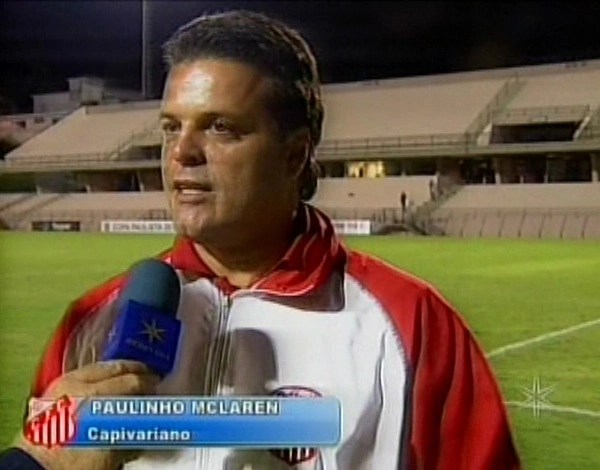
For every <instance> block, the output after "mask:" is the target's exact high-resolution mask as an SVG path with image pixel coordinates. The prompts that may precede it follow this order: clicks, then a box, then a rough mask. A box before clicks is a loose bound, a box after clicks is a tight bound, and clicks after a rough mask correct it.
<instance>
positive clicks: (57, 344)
mask: <svg viewBox="0 0 600 470" xmlns="http://www.w3.org/2000/svg"><path fill="white" fill-rule="evenodd" d="M123 278H124V277H123V275H119V276H117V277H115V278H113V279H111V280H109V281H108V282H106V283H104V284H102V285H101V286H99V287H96V288H94V289H92V290H90V291H89V292H87V293H86V294H84V295H83V296H82V297H80V298H79V299H77V300H76V301H75V302H73V303H72V304H71V305H70V306H69V308H68V309H67V311H66V313H65V314H64V315H63V317H62V319H61V320H60V322H59V324H58V326H57V327H56V328H55V330H54V332H53V334H52V336H51V337H50V339H49V341H48V343H47V344H46V348H45V350H44V352H43V353H42V357H41V358H40V361H39V364H38V367H37V371H36V374H35V376H34V379H33V382H32V385H31V396H32V397H40V396H41V395H43V393H44V392H45V390H46V389H47V388H48V386H49V385H50V384H51V383H52V382H53V381H54V380H55V379H56V378H57V377H59V376H60V375H62V374H63V373H64V372H66V371H65V370H64V363H65V356H66V353H67V351H68V347H69V344H70V342H71V341H72V340H73V335H74V333H75V332H76V331H77V329H78V328H80V327H81V326H82V325H83V324H84V322H85V320H86V319H87V318H89V317H90V316H91V315H94V314H95V313H96V312H97V311H98V309H99V308H100V307H101V306H102V305H103V304H104V302H106V301H107V300H108V298H109V296H110V295H111V293H113V292H115V291H116V289H118V288H119V286H120V285H121V284H122V282H123Z"/></svg>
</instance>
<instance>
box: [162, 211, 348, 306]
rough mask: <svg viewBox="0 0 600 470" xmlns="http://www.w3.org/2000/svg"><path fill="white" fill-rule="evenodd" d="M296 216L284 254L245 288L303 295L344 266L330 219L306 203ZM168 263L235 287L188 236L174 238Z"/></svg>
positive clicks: (190, 272)
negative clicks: (293, 233) (296, 230)
mask: <svg viewBox="0 0 600 470" xmlns="http://www.w3.org/2000/svg"><path fill="white" fill-rule="evenodd" d="M297 217H298V218H297V220H296V222H297V225H298V228H299V234H298V235H297V237H296V238H295V240H294V242H293V243H292V245H291V246H290V248H289V249H288V251H287V252H286V254H285V255H284V256H283V258H282V259H281V260H280V261H279V262H278V263H277V265H276V266H275V267H274V268H273V269H272V270H271V271H270V272H269V273H268V274H266V275H265V276H264V277H263V278H262V279H260V280H258V282H256V283H255V284H254V286H252V287H251V288H249V289H248V290H250V291H253V292H260V293H265V294H270V295H278V296H299V295H304V294H308V293H310V292H314V291H316V290H318V289H319V288H320V287H322V286H323V285H324V284H325V283H326V282H327V280H328V279H329V277H330V275H331V274H332V272H333V271H335V270H338V269H343V266H344V264H345V262H346V250H345V249H344V247H343V245H342V244H341V242H340V241H339V239H338V238H337V236H336V234H335V231H334V229H333V225H332V224H331V221H330V220H329V218H328V217H327V216H326V215H325V214H323V213H322V212H320V211H319V210H318V209H316V208H314V207H312V206H310V205H308V204H302V205H301V206H300V208H299V210H298V216H297ZM171 264H172V265H173V267H175V268H176V269H179V270H181V271H182V272H184V273H185V275H186V276H188V277H192V278H209V279H213V280H215V281H216V282H217V283H218V284H219V287H221V288H223V289H224V290H226V291H229V292H232V291H234V290H236V289H235V288H233V287H231V286H230V285H229V286H228V283H227V282H226V281H225V280H222V279H218V278H217V276H216V275H215V273H213V272H212V271H211V269H210V268H209V267H208V266H206V264H205V263H204V262H203V261H202V259H201V258H200V257H199V256H198V253H197V252H196V250H195V248H194V244H193V241H192V240H190V239H189V238H185V237H178V238H177V239H176V240H175V243H174V245H173V249H172V250H171Z"/></svg>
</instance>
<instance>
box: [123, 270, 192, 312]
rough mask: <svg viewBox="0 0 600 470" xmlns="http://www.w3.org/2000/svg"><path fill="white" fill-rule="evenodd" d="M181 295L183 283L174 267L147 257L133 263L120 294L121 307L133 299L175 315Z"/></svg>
mask: <svg viewBox="0 0 600 470" xmlns="http://www.w3.org/2000/svg"><path fill="white" fill-rule="evenodd" d="M180 297H181V284H180V281H179V277H178V276H177V273H176V272H175V269H173V267H172V266H171V265H169V264H167V263H165V262H163V261H160V260H158V259H145V260H142V261H140V262H138V263H136V264H134V265H133V267H132V268H131V270H130V272H129V276H128V278H127V280H126V281H125V284H124V286H123V288H122V290H121V293H120V294H119V299H118V302H117V305H118V307H119V309H120V308H121V307H122V306H123V305H126V304H127V302H129V301H130V300H133V301H135V302H138V303H140V304H143V305H147V306H149V307H152V308H155V309H156V310H159V311H160V312H162V313H164V314H166V315H171V316H173V317H175V316H176V315H177V309H178V307H179V298H180Z"/></svg>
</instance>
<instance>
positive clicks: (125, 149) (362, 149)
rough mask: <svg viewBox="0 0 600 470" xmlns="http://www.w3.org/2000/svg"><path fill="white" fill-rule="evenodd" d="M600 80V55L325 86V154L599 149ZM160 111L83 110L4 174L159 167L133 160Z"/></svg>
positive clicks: (15, 154) (14, 158) (152, 138)
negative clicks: (536, 127)
mask: <svg viewBox="0 0 600 470" xmlns="http://www.w3.org/2000/svg"><path fill="white" fill-rule="evenodd" d="M598 83H600V60H594V61H587V62H573V63H563V64H552V65H543V66H532V67H519V68H507V69H496V70H485V71H476V72H464V73H453V74H445V75H434V76H427V77H414V78H402V79H388V80H375V81H368V82H357V83H347V84H332V85H326V86H324V92H323V99H324V104H325V110H326V117H325V125H324V140H323V143H322V144H321V145H320V147H319V149H318V158H320V159H322V160H334V159H337V160H339V159H340V158H341V156H344V157H345V158H348V159H358V158H363V159H364V158H376V157H381V156H383V155H385V156H388V157H389V158H393V157H397V156H410V157H417V156H425V155H428V156H463V155H467V156H468V155H473V154H486V153H487V154H490V153H493V154H503V153H505V152H506V153H510V152H513V151H523V150H525V151H527V150H528V149H532V148H533V147H536V146H537V147H536V149H538V150H542V151H545V150H547V151H561V150H562V151H564V149H565V148H566V147H569V146H570V147H572V148H573V149H576V150H590V151H591V150H595V149H598V148H599V147H600V145H599V142H598V140H597V136H598V131H597V129H598V127H599V126H600V87H598ZM158 110H159V102H158V101H148V102H136V103H123V104H118V105H107V106H92V107H82V108H79V109H78V110H76V111H75V112H73V113H71V114H69V115H68V116H67V117H65V118H63V119H62V120H61V121H59V122H58V123H57V124H55V125H53V126H52V127H50V128H49V129H47V130H45V131H43V132H42V133H40V134H38V135H37V136H35V137H33V138H31V139H30V140H28V141H27V142H25V143H24V144H23V145H21V146H20V147H18V148H17V149H15V150H13V151H12V152H10V153H9V154H7V155H6V157H5V160H6V161H5V164H4V165H3V168H0V171H2V170H3V171H20V170H22V169H24V168H27V167H35V170H36V171H39V170H40V169H42V168H48V169H52V168H55V169H68V168H70V167H73V168H80V167H81V165H85V166H86V167H90V168H91V167H94V166H99V167H102V165H107V164H110V167H111V168H115V165H117V166H120V165H123V166H127V167H152V166H156V165H158V162H144V161H137V162H131V161H130V160H131V152H129V150H130V149H132V148H134V147H136V146H158V145H160V142H161V140H160V133H159V132H158ZM565 121H576V122H578V123H579V128H578V129H577V132H576V134H575V139H574V140H573V142H557V143H553V142H544V143H534V144H527V145H518V146H514V145H511V146H506V145H498V144H491V143H490V141H489V135H490V129H491V127H492V126H493V125H494V124H531V123H552V122H565ZM509 147H510V148H509ZM11 169H12V170H11Z"/></svg>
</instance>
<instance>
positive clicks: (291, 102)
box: [163, 10, 324, 201]
mask: <svg viewBox="0 0 600 470" xmlns="http://www.w3.org/2000/svg"><path fill="white" fill-rule="evenodd" d="M163 51H164V59H165V62H166V64H167V66H168V67H169V69H170V68H172V67H174V66H176V65H178V64H180V63H185V62H191V61H194V60H197V59H201V58H216V59H232V60H236V61H239V62H242V63H245V64H248V65H251V66H253V67H255V68H257V69H258V70H260V72H261V73H263V74H264V75H265V76H268V77H269V78H271V80H272V82H273V87H272V94H271V100H270V106H271V111H272V113H273V116H274V118H275V121H276V122H277V123H278V126H279V130H280V131H281V132H282V133H283V134H284V135H287V134H289V133H291V132H294V131H296V130H298V129H301V128H306V129H308V131H309V135H310V155H309V158H307V161H306V163H305V166H304V168H303V169H302V173H301V176H300V194H299V196H300V199H301V200H303V201H307V200H309V199H311V198H312V197H313V195H314V194H315V191H316V189H317V179H318V176H319V166H318V165H317V162H316V160H315V148H316V146H317V145H318V144H319V142H320V141H321V132H322V127H323V115H324V112H323V104H322V101H321V83H320V78H319V72H318V67H317V61H316V59H315V56H314V54H313V52H312V50H311V47H310V46H309V44H308V43H307V42H306V41H305V40H304V38H303V37H302V36H301V35H300V34H299V33H298V32H297V31H295V30H294V29H292V28H290V27H289V26H287V25H285V24H284V23H282V22H280V21H278V20H275V19H272V18H269V17H267V16H265V15H263V14H259V13H254V12H249V11H243V10H242V11H239V10H237V11H229V12H226V13H218V14H209V15H204V16H201V17H199V18H196V19H195V20H193V21H191V22H190V23H188V24H186V25H184V26H182V27H181V28H179V29H178V30H177V31H176V32H175V34H173V36H172V37H171V38H170V39H169V40H168V41H167V42H166V43H165V45H164V46H163Z"/></svg>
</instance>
